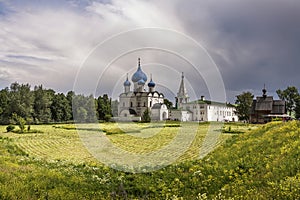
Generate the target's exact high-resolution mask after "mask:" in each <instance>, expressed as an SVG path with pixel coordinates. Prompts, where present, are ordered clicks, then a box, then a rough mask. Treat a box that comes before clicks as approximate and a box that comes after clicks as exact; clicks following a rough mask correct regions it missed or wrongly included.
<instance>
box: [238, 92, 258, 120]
mask: <svg viewBox="0 0 300 200" xmlns="http://www.w3.org/2000/svg"><path fill="white" fill-rule="evenodd" d="M253 97H254V95H253V94H252V93H251V92H243V93H242V94H240V95H238V96H236V98H237V99H236V101H235V103H236V104H237V107H236V113H237V115H238V117H239V119H240V120H246V121H249V119H250V110H251V106H252V102H253Z"/></svg>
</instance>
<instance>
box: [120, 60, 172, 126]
mask: <svg viewBox="0 0 300 200" xmlns="http://www.w3.org/2000/svg"><path fill="white" fill-rule="evenodd" d="M131 80H132V82H133V85H134V88H133V90H131V88H130V86H131V82H130V81H129V80H128V75H127V79H126V81H125V82H124V92H123V93H121V94H120V96H119V106H118V116H119V119H120V120H123V121H126V120H128V121H129V120H132V119H134V120H136V121H139V120H140V119H141V116H142V115H143V113H144V112H145V111H146V109H149V111H150V113H151V114H150V116H151V119H152V120H159V121H160V120H165V119H167V118H168V109H167V107H166V105H165V104H164V95H163V94H162V93H159V92H158V91H155V83H154V82H153V81H152V77H151V80H150V82H149V83H148V91H146V89H145V83H146V81H147V76H146V74H145V73H144V72H143V71H142V69H141V65H140V59H139V62H138V69H137V71H136V72H135V73H134V74H133V75H132V78H131Z"/></svg>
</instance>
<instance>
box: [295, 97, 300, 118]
mask: <svg viewBox="0 0 300 200" xmlns="http://www.w3.org/2000/svg"><path fill="white" fill-rule="evenodd" d="M295 117H296V119H298V120H299V119H300V95H299V97H298V98H297V99H296V106H295Z"/></svg>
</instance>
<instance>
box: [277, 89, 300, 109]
mask: <svg viewBox="0 0 300 200" xmlns="http://www.w3.org/2000/svg"><path fill="white" fill-rule="evenodd" d="M276 93H277V95H278V97H279V98H280V99H282V100H285V101H286V109H287V111H288V112H289V115H291V114H292V112H293V111H295V107H296V102H297V99H298V98H299V92H298V89H297V88H296V87H295V86H288V87H287V88H286V89H285V90H280V89H278V90H277V91H276Z"/></svg>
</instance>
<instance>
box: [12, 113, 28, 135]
mask: <svg viewBox="0 0 300 200" xmlns="http://www.w3.org/2000/svg"><path fill="white" fill-rule="evenodd" d="M12 120H13V121H15V122H16V124H17V125H18V126H19V128H20V132H21V133H24V130H25V124H26V120H25V119H24V118H23V117H21V116H18V115H17V114H16V113H13V114H12Z"/></svg>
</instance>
